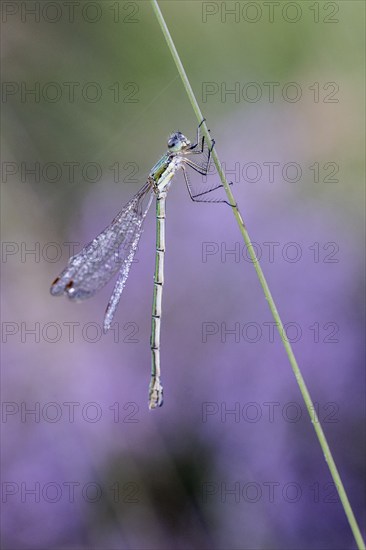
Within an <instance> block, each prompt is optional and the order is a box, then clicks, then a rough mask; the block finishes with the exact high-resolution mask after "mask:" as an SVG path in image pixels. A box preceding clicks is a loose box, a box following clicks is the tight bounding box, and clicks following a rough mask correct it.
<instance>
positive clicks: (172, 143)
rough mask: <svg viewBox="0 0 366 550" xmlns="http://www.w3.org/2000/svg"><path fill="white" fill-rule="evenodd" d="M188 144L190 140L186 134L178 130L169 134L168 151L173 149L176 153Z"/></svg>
mask: <svg viewBox="0 0 366 550" xmlns="http://www.w3.org/2000/svg"><path fill="white" fill-rule="evenodd" d="M190 145H191V142H190V141H189V139H188V138H186V136H185V135H183V134H182V133H181V132H179V131H178V132H174V133H173V134H171V136H170V137H169V139H168V148H169V151H173V152H174V153H177V152H178V151H183V150H184V149H187V147H189V146H190Z"/></svg>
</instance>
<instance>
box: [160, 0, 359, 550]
mask: <svg viewBox="0 0 366 550" xmlns="http://www.w3.org/2000/svg"><path fill="white" fill-rule="evenodd" d="M150 2H151V4H152V7H153V10H154V12H155V15H156V17H157V20H158V22H159V25H160V28H161V30H162V32H163V35H164V37H165V40H166V42H167V44H168V47H169V49H170V52H171V54H172V56H173V59H174V62H175V64H176V67H177V70H178V73H179V75H180V77H181V79H182V82H183V85H184V87H185V89H186V92H187V95H188V97H189V100H190V102H191V105H192V108H193V110H194V112H195V114H196V117H197V120H198V122H199V123H200V122H201V121H202V120H203V118H204V117H203V115H202V113H201V109H200V108H199V105H198V102H197V99H196V97H195V95H194V92H193V90H192V87H191V85H190V82H189V80H188V77H187V74H186V72H185V70H184V67H183V64H182V62H181V60H180V57H179V55H178V52H177V49H176V47H175V45H174V42H173V39H172V37H171V35H170V32H169V29H168V27H167V25H166V23H165V20H164V17H163V14H162V13H161V11H160V7H159V5H158V2H157V0H150ZM201 129H202V131H203V134H204V135H205V138H206V139H207V142H208V145H209V146H210V145H211V144H212V141H211V137H210V134H209V132H208V128H207V125H206V123H204V124H203V125H202V126H201ZM212 157H213V160H214V163H215V166H216V169H217V172H218V174H219V177H220V179H221V182H222V185H223V186H224V189H225V191H226V194H227V197H228V199H229V202H230V204H232V205H235V206H233V207H232V210H233V213H234V216H235V219H236V221H237V223H238V226H239V229H240V232H241V234H242V237H243V239H244V242H245V245H246V247H247V249H248V251H249V254H250V257H251V260H252V262H253V265H254V268H255V270H256V272H257V276H258V279H259V281H260V284H261V286H262V288H263V292H264V295H265V297H266V300H267V302H268V305H269V308H270V310H271V312H272V315H273V318H274V320H275V322H276V326H277V329H278V332H279V334H280V338H281V340H282V343H283V345H284V347H285V350H286V353H287V356H288V358H289V361H290V364H291V367H292V370H293V372H294V374H295V377H296V381H297V383H298V386H299V388H300V392H301V394H302V397H303V399H304V402H305V405H306V408H307V410H308V413H309V416H310V419H311V422H312V424H313V426H314V429H315V432H316V435H317V437H318V440H319V443H320V446H321V449H322V451H323V453H324V458H325V460H326V463H327V464H328V468H329V471H330V474H331V476H332V478H333V481H334V483H335V485H336V487H337V491H338V494H339V498H340V501H341V503H342V506H343V508H344V511H345V513H346V516H347V518H348V521H349V524H350V527H351V530H352V533H353V536H354V538H355V541H356V544H357V547H358V548H359V550H365V543H364V541H363V538H362V535H361V532H360V529H359V527H358V524H357V521H356V518H355V516H354V513H353V510H352V508H351V505H350V502H349V500H348V496H347V493H346V491H345V488H344V485H343V483H342V480H341V477H340V475H339V472H338V469H337V466H336V464H335V462H334V459H333V456H332V453H331V451H330V448H329V445H328V442H327V440H326V437H325V434H324V432H323V428H322V426H321V424H320V421H319V418H318V415H317V413H316V411H315V407H314V404H313V401H312V399H311V396H310V393H309V391H308V389H307V386H306V384H305V380H304V378H303V376H302V374H301V371H300V368H299V365H298V364H297V361H296V358H295V355H294V352H293V350H292V346H291V344H290V342H289V340H288V339H287V338H286V332H285V328H284V326H283V323H282V321H281V317H280V314H279V313H278V310H277V307H276V304H275V302H274V299H273V297H272V294H271V292H270V290H269V287H268V284H267V281H266V279H265V277H264V274H263V271H262V268H261V266H260V264H259V260H258V258H257V256H256V253H255V250H254V248H253V245H252V242H251V240H250V237H249V233H248V231H247V229H246V227H245V224H244V221H243V218H242V216H241V214H240V212H239V208H238V206H237V203H236V201H235V198H234V195H233V193H232V191H231V187H230V186H229V183H228V181H227V179H226V176H225V174H224V172H223V170H222V167H221V163H220V160H219V157H218V155H217V152H216V148H214V149H213V151H212Z"/></svg>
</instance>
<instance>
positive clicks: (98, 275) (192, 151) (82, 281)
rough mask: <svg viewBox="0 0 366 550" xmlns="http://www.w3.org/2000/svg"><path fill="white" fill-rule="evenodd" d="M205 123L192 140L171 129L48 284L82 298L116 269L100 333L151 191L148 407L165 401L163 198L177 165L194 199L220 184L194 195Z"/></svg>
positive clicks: (205, 154) (204, 166)
mask: <svg viewBox="0 0 366 550" xmlns="http://www.w3.org/2000/svg"><path fill="white" fill-rule="evenodd" d="M203 122H204V120H203V121H202V122H201V124H200V125H199V126H198V128H197V137H196V141H195V143H193V144H192V143H191V142H190V141H189V139H187V138H186V137H185V136H184V135H183V134H182V133H181V132H179V131H178V132H174V133H173V134H171V136H170V137H169V139H168V150H167V152H166V153H165V154H164V155H163V156H162V157H161V159H160V160H159V161H158V162H157V163H156V164H155V166H154V167H153V168H152V169H151V171H150V174H149V176H148V178H147V182H146V183H145V185H144V186H143V187H142V188H141V189H140V190H139V191H138V193H136V195H135V196H134V197H133V198H132V199H131V200H130V201H129V202H128V203H127V204H126V206H125V207H124V208H123V209H122V210H121V211H120V213H119V214H117V216H116V217H115V218H114V220H113V221H112V223H111V224H110V225H109V226H108V227H106V228H105V229H104V231H102V232H101V233H100V234H99V235H98V236H97V237H96V238H95V239H93V241H91V242H90V243H89V244H87V245H86V246H85V247H84V248H83V249H82V250H81V252H79V253H78V254H77V255H76V256H73V257H71V258H70V259H69V261H68V264H67V267H66V268H65V269H64V271H63V272H62V273H61V274H60V275H59V277H57V278H56V279H55V281H54V282H53V284H52V286H51V294H52V295H53V296H60V295H62V294H66V296H67V297H68V298H70V299H71V300H76V301H78V300H83V299H85V298H89V297H90V296H93V295H94V294H95V293H96V292H97V291H98V290H100V289H101V288H102V287H104V286H105V285H106V284H107V283H108V281H109V280H110V279H111V278H112V277H113V275H115V274H116V273H117V271H118V270H119V275H118V278H117V282H116V284H115V287H114V290H113V292H112V296H111V298H110V300H109V303H108V306H107V309H106V313H105V317H104V325H103V328H104V332H107V331H108V329H109V328H110V326H111V323H112V320H113V316H114V314H115V311H116V308H117V306H118V303H119V300H120V298H121V294H122V291H123V289H124V287H125V284H126V281H127V277H128V274H129V271H130V267H131V264H132V262H133V259H134V256H135V253H136V250H137V246H138V242H139V240H140V237H141V234H142V225H143V222H144V219H145V217H146V214H147V212H148V210H149V208H150V205H151V202H152V199H153V197H154V196H155V198H156V255H155V272H154V294H153V305H152V322H151V339H150V347H151V356H152V365H151V380H150V386H149V408H150V409H154V408H156V407H160V406H161V405H162V404H163V386H162V384H161V381H160V327H161V308H162V296H163V284H164V256H165V202H166V196H167V193H168V190H169V187H170V184H171V180H172V178H173V176H174V175H175V174H176V172H177V171H178V170H179V169H181V170H182V171H183V174H184V179H185V182H186V185H187V189H188V192H189V195H190V197H191V199H192V200H193V201H198V202H211V201H207V200H205V199H202V195H205V194H207V193H209V192H211V191H213V190H214V189H217V188H218V187H221V185H219V186H217V187H214V188H213V189H209V190H206V191H203V192H201V193H198V194H194V193H193V190H192V187H191V185H190V181H189V177H188V173H187V168H192V169H193V170H195V171H196V172H198V173H199V174H202V175H204V176H206V175H207V174H208V172H209V168H210V161H211V152H212V148H213V146H214V143H215V142H214V140H212V146H211V147H208V146H207V144H205V138H204V136H202V137H201V135H200V127H201V125H202V124H203ZM196 155H197V156H196ZM199 155H201V157H199ZM202 159H203V160H202ZM219 202H226V201H219Z"/></svg>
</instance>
